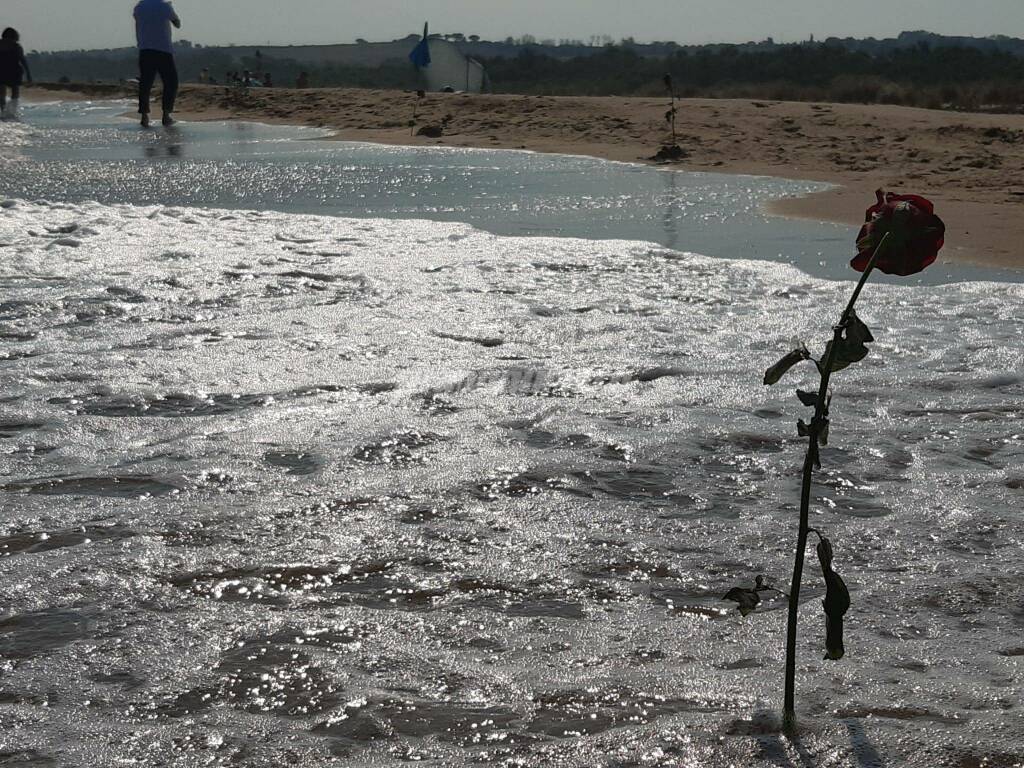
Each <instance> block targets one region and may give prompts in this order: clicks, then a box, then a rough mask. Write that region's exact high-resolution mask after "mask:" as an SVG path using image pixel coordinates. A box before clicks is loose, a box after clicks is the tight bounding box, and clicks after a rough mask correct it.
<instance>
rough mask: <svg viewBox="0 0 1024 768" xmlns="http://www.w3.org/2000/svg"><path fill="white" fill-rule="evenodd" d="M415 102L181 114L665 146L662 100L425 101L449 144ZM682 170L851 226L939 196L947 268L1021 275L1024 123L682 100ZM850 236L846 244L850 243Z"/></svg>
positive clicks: (576, 143)
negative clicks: (790, 191) (877, 204)
mask: <svg viewBox="0 0 1024 768" xmlns="http://www.w3.org/2000/svg"><path fill="white" fill-rule="evenodd" d="M416 105H417V99H416V96H415V94H411V93H403V92H398V91H372V90H356V89H312V90H304V91H298V90H293V89H283V88H282V89H253V90H251V91H249V92H248V93H247V94H239V93H234V94H232V93H231V92H229V91H228V89H226V88H224V87H222V86H186V87H185V88H184V89H183V91H182V94H181V99H180V102H179V110H180V115H181V116H182V117H191V118H200V119H202V118H206V119H215V118H225V117H241V118H247V119H253V120H260V121H266V122H287V123H296V124H304V125H314V126H323V127H327V128H331V129H333V130H335V131H336V137H337V138H338V139H344V140H360V141H374V142H382V143H388V144H412V145H434V144H443V145H449V146H474V147H495V148H499V147H500V148H518V149H530V150H535V151H540V152H563V153H569V154H583V155H592V156H596V157H603V158H608V159H611V160H622V161H631V162H632V161H637V160H642V159H643V158H645V157H648V156H650V155H652V154H653V153H654V152H655V151H657V149H658V147H659V145H660V144H661V143H662V142H664V141H665V140H666V139H667V138H668V137H667V133H666V129H665V120H664V114H665V110H666V104H665V102H664V101H663V100H655V99H649V98H621V97H544V96H511V95H490V94H489V95H482V96H474V95H463V94H430V95H428V96H427V97H426V99H425V100H424V101H423V102H422V103H421V104H420V106H419V115H418V118H417V125H419V126H423V125H431V124H438V123H440V122H441V120H442V118H443V117H445V116H447V115H450V116H451V120H450V123H449V124H448V127H447V129H446V131H445V134H444V136H443V137H442V138H440V139H427V138H423V137H415V136H412V135H411V131H410V129H409V127H408V124H409V120H410V119H411V118H412V115H413V109H414V108H415V107H416ZM678 131H679V143H680V145H681V146H682V147H683V148H684V149H685V150H687V152H688V153H689V156H688V157H687V158H686V159H685V160H684V161H683V162H682V163H680V164H679V165H678V167H680V168H682V169H691V170H699V171H720V172H729V173H750V174H763V175H771V176H782V177H786V178H795V179H810V180H817V181H829V182H833V183H835V184H837V185H839V186H838V187H837V188H836V189H834V190H831V191H828V192H825V193H821V194H818V195H814V196H811V197H809V198H801V199H791V200H783V201H780V202H777V203H775V204H773V205H772V206H771V210H772V211H773V212H775V213H780V214H784V215H788V216H798V217H805V218H813V219H820V220H827V221H837V222H843V223H849V224H851V225H852V224H856V223H859V222H860V221H862V220H863V215H864V209H865V208H866V207H867V206H868V205H869V204H870V203H871V202H872V201H873V200H874V190H875V189H876V188H878V187H884V188H886V189H893V190H897V191H905V192H915V193H917V194H922V195H925V196H927V197H930V198H931V199H932V200H934V202H935V204H936V208H937V212H938V213H939V214H940V215H941V216H942V217H943V218H944V219H945V221H946V225H947V228H948V235H947V246H946V249H945V250H944V251H943V258H944V259H945V260H956V261H964V262H971V263H976V264H986V265H992V266H1000V267H1012V268H1017V269H1024V248H1022V247H1021V244H1022V243H1024V115H988V114H967V113H957V112H940V111H933V110H922V109H911V108H907V107H895V106H875V105H853V104H807V103H798V102H758V101H746V100H711V99H692V100H685V101H682V102H680V108H679V118H678ZM852 234H853V233H851V238H852Z"/></svg>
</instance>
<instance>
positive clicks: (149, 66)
mask: <svg viewBox="0 0 1024 768" xmlns="http://www.w3.org/2000/svg"><path fill="white" fill-rule="evenodd" d="M157 75H160V81H161V82H162V83H163V84H164V98H163V109H164V114H165V115H169V114H171V112H173V111H174V100H175V99H177V98H178V68H177V67H175V66H174V56H173V55H172V54H170V53H166V52H164V51H153V50H149V49H146V50H142V51H139V114H140V115H148V114H149V94H150V92H151V91H152V90H153V83H154V82H156V76H157Z"/></svg>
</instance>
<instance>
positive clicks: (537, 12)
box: [0, 0, 1024, 50]
mask: <svg viewBox="0 0 1024 768" xmlns="http://www.w3.org/2000/svg"><path fill="white" fill-rule="evenodd" d="M133 5H134V0H0V26H3V27H7V26H12V27H15V28H16V29H18V30H19V31H20V32H21V37H22V43H23V44H24V46H25V48H26V50H33V49H36V50H66V49H75V48H114V47H123V46H126V45H132V44H133V43H134V39H133V28H132V24H131V8H132V6H133ZM174 6H175V8H176V9H177V11H178V15H179V16H181V18H182V21H183V22H184V27H183V29H182V30H181V32H180V35H179V36H180V37H182V38H185V39H188V40H191V41H192V42H194V43H202V44H204V45H213V44H232V43H233V44H238V45H246V44H252V45H270V44H273V45H289V44H309V43H339V42H352V41H353V40H355V39H356V38H365V39H367V40H374V41H375V40H391V39H394V38H398V37H404V36H405V35H407V34H410V33H413V32H417V31H419V30H421V29H422V27H423V22H424V21H426V20H429V21H430V22H431V29H432V30H433V31H436V32H462V33H464V34H466V35H471V34H477V35H480V36H481V37H483V38H485V39H504V38H506V37H509V36H512V37H519V36H522V35H524V34H531V35H534V36H535V37H536V38H537V39H545V38H553V39H560V38H572V39H582V40H588V39H589V38H590V37H591V36H592V35H609V36H611V37H612V38H614V39H616V40H618V39H620V38H623V37H633V38H635V39H636V40H637V41H640V42H647V41H652V40H675V41H676V42H679V43H709V42H744V41H747V40H763V39H764V38H766V37H772V38H774V39H775V40H776V41H778V42H791V41H797V40H806V39H807V38H808V36H810V35H814V36H815V38H819V39H820V38H824V37H828V36H830V35H835V36H838V37H848V36H849V37H867V36H874V37H892V36H895V35H896V34H898V33H899V32H901V31H903V30H917V29H926V30H928V31H931V32H938V33H942V34H952V35H974V36H985V35H991V34H1004V35H1009V36H1011V37H1024V0H973V2H964V0H896V1H895V2H894V0H514V1H512V2H510V1H509V0H502V2H495V1H494V0H370V1H368V0H176V2H175V3H174Z"/></svg>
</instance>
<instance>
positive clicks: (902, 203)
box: [850, 190, 946, 275]
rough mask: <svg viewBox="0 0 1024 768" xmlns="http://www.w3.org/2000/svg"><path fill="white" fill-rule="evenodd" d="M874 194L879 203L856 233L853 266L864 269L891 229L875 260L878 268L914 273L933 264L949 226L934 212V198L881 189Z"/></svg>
mask: <svg viewBox="0 0 1024 768" xmlns="http://www.w3.org/2000/svg"><path fill="white" fill-rule="evenodd" d="M875 194H876V195H877V196H878V202H877V203H875V204H874V205H873V206H871V207H870V208H868V210H867V213H866V214H865V224H864V226H863V227H861V230H860V234H858V235H857V255H856V256H855V257H854V259H853V261H851V262H850V266H851V267H853V268H854V269H855V270H857V271H858V272H863V271H864V270H865V269H866V268H867V265H868V262H869V261H870V260H871V256H872V255H873V254H874V252H875V249H876V248H877V247H878V244H879V243H881V242H882V238H883V237H885V235H886V234H888V233H890V232H891V233H892V237H890V238H889V242H888V243H887V244H886V247H885V249H884V250H883V251H882V252H881V253H880V254H879V255H878V259H877V260H876V261H875V266H876V267H878V269H880V270H882V271H883V272H885V273H886V274H889V275H913V274H915V273H917V272H920V271H921V270H923V269H924V268H925V267H927V266H928V265H930V264H932V263H933V262H934V261H935V259H936V258H937V257H938V255H939V249H940V248H942V244H943V242H944V237H945V234H946V225H945V224H943V223H942V219H940V218H939V217H938V216H936V215H935V209H934V206H933V205H932V204H931V201H930V200H926V199H925V198H923V197H921V196H920V195H897V194H894V193H892V192H882V190H878V191H877V192H876V193H875ZM894 225H895V226H894Z"/></svg>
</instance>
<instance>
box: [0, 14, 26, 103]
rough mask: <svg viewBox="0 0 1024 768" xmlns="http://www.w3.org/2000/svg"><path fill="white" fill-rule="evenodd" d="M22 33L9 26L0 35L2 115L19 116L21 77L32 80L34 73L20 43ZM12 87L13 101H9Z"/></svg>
mask: <svg viewBox="0 0 1024 768" xmlns="http://www.w3.org/2000/svg"><path fill="white" fill-rule="evenodd" d="M19 39H20V35H19V34H18V31H17V30H15V29H11V28H10V27H8V28H7V29H5V30H4V31H3V34H2V35H0V117H2V118H15V117H17V116H18V99H19V98H20V97H21V79H22V76H23V75H24V78H25V80H27V81H28V82H30V83H31V82H32V75H31V73H30V72H29V70H28V62H27V61H26V60H25V51H24V50H23V49H22V47H21V45H20V44H19V43H18V40H19ZM8 88H10V89H11V101H10V103H8V101H7V89H8Z"/></svg>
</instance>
